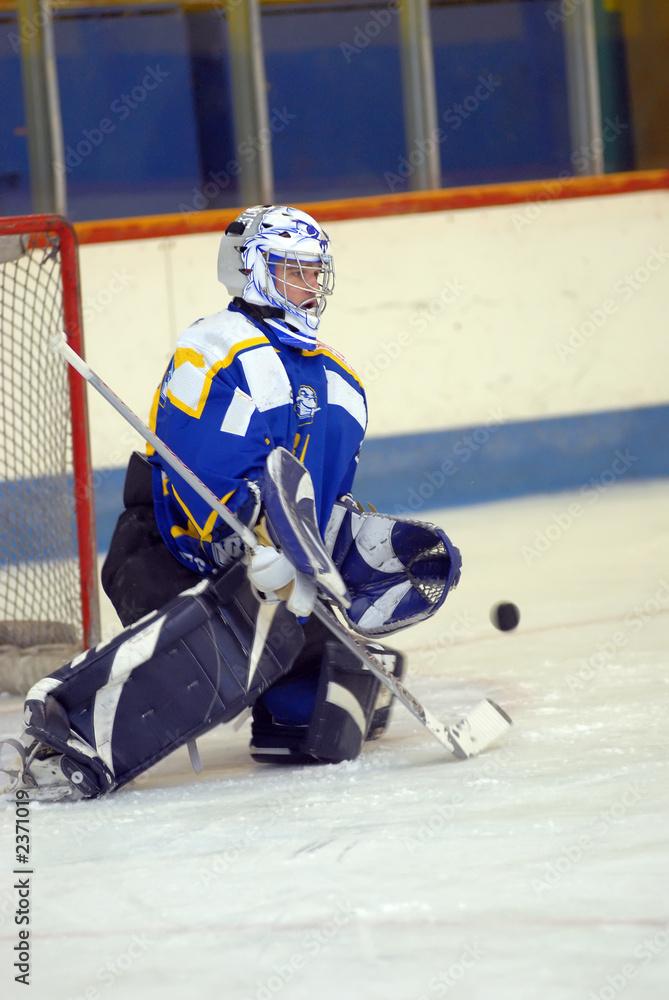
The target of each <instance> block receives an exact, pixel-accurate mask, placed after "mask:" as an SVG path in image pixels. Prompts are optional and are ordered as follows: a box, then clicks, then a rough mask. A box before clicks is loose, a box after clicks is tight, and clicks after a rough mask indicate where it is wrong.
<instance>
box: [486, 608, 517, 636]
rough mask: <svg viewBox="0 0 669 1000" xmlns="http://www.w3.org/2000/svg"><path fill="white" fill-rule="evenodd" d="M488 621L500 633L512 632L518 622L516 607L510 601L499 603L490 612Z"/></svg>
mask: <svg viewBox="0 0 669 1000" xmlns="http://www.w3.org/2000/svg"><path fill="white" fill-rule="evenodd" d="M490 621H491V622H492V623H493V625H494V626H495V628H498V629H499V630H500V632H511V631H513V629H514V628H516V626H517V625H518V622H519V621H520V611H519V610H518V605H517V604H512V602H511V601H500V602H499V603H498V604H495V606H494V607H493V608H492V610H491V611H490Z"/></svg>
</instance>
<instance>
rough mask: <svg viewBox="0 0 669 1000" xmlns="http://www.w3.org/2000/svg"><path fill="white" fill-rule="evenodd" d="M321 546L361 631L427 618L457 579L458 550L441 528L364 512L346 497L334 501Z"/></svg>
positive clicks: (381, 630)
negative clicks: (337, 574)
mask: <svg viewBox="0 0 669 1000" xmlns="http://www.w3.org/2000/svg"><path fill="white" fill-rule="evenodd" d="M325 546H326V548H327V550H328V552H330V553H331V554H332V558H333V561H334V564H335V566H336V567H337V569H338V570H339V572H340V573H341V576H342V579H343V581H344V584H345V585H346V587H347V589H348V592H349V595H350V598H351V603H350V606H349V607H348V609H347V611H346V617H347V619H348V621H349V623H350V624H351V626H352V627H353V628H354V629H355V631H356V632H360V633H361V634H362V635H367V636H378V635H385V634H387V633H389V632H398V631H399V630H400V629H403V628H407V627H408V626H409V625H415V624H416V622H420V621H423V620H424V619H426V618H430V617H431V616H432V615H433V614H434V613H435V612H436V611H438V610H439V608H440V607H441V606H442V604H443V603H444V601H445V600H446V595H447V594H448V592H449V591H450V590H452V589H453V588H454V587H456V586H457V584H458V581H459V579H460V569H461V566H462V559H461V557H460V552H459V550H458V549H457V548H456V547H455V545H453V543H452V542H451V540H450V539H449V538H448V536H447V535H446V534H445V533H444V532H443V531H442V530H441V528H439V527H437V526H436V525H434V524H430V523H428V522H425V521H412V520H409V519H408V518H400V517H393V516H391V515H390V514H379V513H377V512H376V511H370V512H367V511H364V510H363V509H362V508H361V507H360V505H359V504H357V503H356V502H355V501H354V500H353V498H352V497H350V496H346V497H342V498H341V500H338V501H337V503H335V505H334V508H333V511H332V514H331V516H330V520H329V522H328V525H327V528H326V531H325Z"/></svg>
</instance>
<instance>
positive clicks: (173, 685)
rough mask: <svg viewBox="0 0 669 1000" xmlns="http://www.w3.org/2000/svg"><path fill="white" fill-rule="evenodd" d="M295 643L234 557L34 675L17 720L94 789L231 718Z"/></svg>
mask: <svg viewBox="0 0 669 1000" xmlns="http://www.w3.org/2000/svg"><path fill="white" fill-rule="evenodd" d="M303 644H304V633H303V630H302V628H301V626H300V625H299V623H298V622H297V621H296V619H295V618H294V616H293V615H291V614H290V612H288V611H287V610H286V608H285V606H284V605H281V604H275V605H268V604H261V603H260V602H259V601H258V600H257V598H256V597H255V596H254V595H253V593H252V591H251V588H250V586H249V584H248V581H247V580H246V573H245V570H244V568H243V566H241V565H236V566H234V567H232V569H230V570H229V571H228V572H227V573H225V574H223V575H222V576H220V577H217V578H213V579H210V580H206V579H204V580H201V581H200V583H198V584H197V586H195V587H194V588H192V590H191V591H186V592H184V593H182V594H180V595H179V597H177V598H175V599H174V600H173V601H170V602H169V604H167V605H165V606H164V607H163V608H161V609H160V611H158V612H155V613H153V614H151V615H148V616H147V617H146V618H145V619H143V620H142V621H140V622H138V623H136V624H135V625H134V626H130V627H128V628H126V629H125V630H124V631H123V632H121V633H120V635H118V636H116V637H115V638H114V639H112V640H111V641H110V642H108V643H103V644H101V645H100V646H97V647H96V648H95V649H91V650H87V651H86V652H85V653H82V654H81V655H80V656H78V657H77V658H76V659H75V660H73V661H72V662H71V663H69V664H67V665H66V666H64V667H61V668H60V670H57V671H56V672H55V673H53V674H51V675H50V676H49V677H46V678H44V680H42V681H40V682H38V684H36V685H35V686H34V687H33V688H31V690H30V691H29V692H28V695H27V698H26V730H27V733H28V735H29V736H31V737H33V738H34V739H36V740H38V741H40V742H41V743H44V744H45V745H46V746H47V747H51V748H52V749H53V750H55V751H58V752H60V753H63V754H65V755H67V756H68V757H72V758H73V759H74V760H75V761H76V762H78V763H79V764H81V767H82V769H84V768H85V769H86V770H85V773H86V774H88V773H89V772H92V773H93V775H94V778H95V781H96V783H97V788H98V792H97V793H98V794H101V793H102V792H105V791H108V790H110V789H112V788H117V787H119V786H120V785H123V784H125V783H126V782H128V781H130V780H131V779H132V778H134V777H136V776H137V775H138V774H141V773H142V772H143V771H145V770H146V769H147V768H148V767H150V766H151V765H152V764H154V763H156V762H157V761H159V760H161V759H162V758H163V757H165V756H167V754H169V753H171V752H172V750H175V749H176V748H177V747H179V746H181V745H182V744H184V743H186V742H188V741H189V740H192V739H196V738H197V737H198V736H201V735H202V734H203V733H205V732H207V731H208V730H209V729H211V728H212V727H213V726H214V725H217V724H218V723H221V722H228V721H230V720H231V719H233V718H235V717H236V716H237V715H239V713H240V712H242V711H243V710H244V709H245V708H246V707H247V706H249V705H252V704H253V703H254V702H255V701H256V699H257V698H258V697H260V695H261V694H263V693H264V692H265V691H266V690H267V689H268V688H269V687H270V686H271V685H272V684H273V683H274V682H275V681H276V680H277V679H278V678H280V677H281V676H282V675H283V674H284V673H286V672H288V671H289V670H290V668H291V667H292V665H293V662H294V660H295V658H296V656H297V655H298V654H299V652H300V650H301V649H302V646H303Z"/></svg>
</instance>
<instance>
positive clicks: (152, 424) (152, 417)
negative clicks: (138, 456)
mask: <svg viewBox="0 0 669 1000" xmlns="http://www.w3.org/2000/svg"><path fill="white" fill-rule="evenodd" d="M159 400H160V386H158V388H157V389H156V391H155V392H154V394H153V402H152V403H151V409H150V410H149V429H150V430H152V431H153V433H154V434H155V432H156V420H157V419H158V401H159ZM155 450H156V449H155V448H154V447H153V445H152V444H149V442H148V441H147V442H146V455H147V458H150V457H151V455H153V454H154V452H155Z"/></svg>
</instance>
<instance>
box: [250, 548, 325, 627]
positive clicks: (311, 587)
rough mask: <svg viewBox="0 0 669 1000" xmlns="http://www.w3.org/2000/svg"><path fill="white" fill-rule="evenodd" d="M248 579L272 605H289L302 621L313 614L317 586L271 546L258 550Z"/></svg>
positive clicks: (251, 563) (254, 554) (251, 564)
mask: <svg viewBox="0 0 669 1000" xmlns="http://www.w3.org/2000/svg"><path fill="white" fill-rule="evenodd" d="M248 577H249V580H250V582H251V584H252V585H253V586H254V587H255V589H256V590H257V591H259V592H260V593H261V594H264V596H265V597H266V598H268V599H269V600H270V601H285V602H286V607H287V608H288V610H289V611H290V612H292V613H293V614H294V615H296V616H297V617H298V618H306V617H307V615H310V614H311V612H312V611H313V607H314V601H315V600H316V586H315V584H314V583H313V581H312V580H310V579H309V578H307V577H304V576H303V575H302V574H300V573H297V572H296V570H295V567H294V566H293V564H292V563H291V562H290V560H289V559H287V558H286V556H285V555H284V554H283V553H282V552H277V550H276V549H275V548H272V546H271V545H261V546H260V547H259V548H257V549H256V550H255V552H254V553H253V555H252V556H251V561H250V563H249V567H248Z"/></svg>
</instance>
